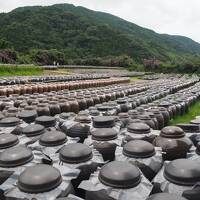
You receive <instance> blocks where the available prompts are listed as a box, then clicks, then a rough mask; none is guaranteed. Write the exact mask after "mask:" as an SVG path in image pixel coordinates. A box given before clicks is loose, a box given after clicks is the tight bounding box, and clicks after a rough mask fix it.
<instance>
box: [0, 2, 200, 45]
mask: <svg viewBox="0 0 200 200" xmlns="http://www.w3.org/2000/svg"><path fill="white" fill-rule="evenodd" d="M56 3H72V4H75V5H80V6H84V7H87V8H90V9H93V10H98V11H104V12H108V13H111V14H114V15H117V16H119V17H121V18H124V19H126V20H128V21H131V22H134V23H136V24H138V25H140V26H143V27H147V28H150V29H153V30H155V31H156V32H159V33H168V34H176V35H184V36H188V37H190V38H192V39H194V40H196V41H198V42H200V0H0V12H8V11H11V10H12V9H14V8H17V7H21V6H30V5H51V4H56Z"/></svg>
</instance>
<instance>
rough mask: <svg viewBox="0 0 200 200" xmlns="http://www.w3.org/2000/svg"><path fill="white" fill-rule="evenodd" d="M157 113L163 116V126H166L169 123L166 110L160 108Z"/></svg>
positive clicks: (168, 115)
mask: <svg viewBox="0 0 200 200" xmlns="http://www.w3.org/2000/svg"><path fill="white" fill-rule="evenodd" d="M159 111H160V112H161V114H162V115H163V118H164V126H167V125H168V123H169V121H170V114H169V112H168V110H167V109H166V108H164V107H160V108H159Z"/></svg>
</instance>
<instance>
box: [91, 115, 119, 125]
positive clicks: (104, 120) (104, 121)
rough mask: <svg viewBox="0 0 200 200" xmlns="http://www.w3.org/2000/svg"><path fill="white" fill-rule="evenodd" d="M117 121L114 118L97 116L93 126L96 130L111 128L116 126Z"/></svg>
mask: <svg viewBox="0 0 200 200" xmlns="http://www.w3.org/2000/svg"><path fill="white" fill-rule="evenodd" d="M115 119H116V118H115V117H113V116H97V117H94V118H93V126H94V127H95V128H110V127H113V126H114V125H115Z"/></svg>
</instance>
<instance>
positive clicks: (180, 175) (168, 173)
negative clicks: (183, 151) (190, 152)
mask: <svg viewBox="0 0 200 200" xmlns="http://www.w3.org/2000/svg"><path fill="white" fill-rule="evenodd" d="M199 164H200V163H199V162H198V161H196V160H189V159H177V160H174V161H171V162H170V163H168V164H167V165H166V167H165V169H164V177H165V178H166V179H167V180H168V181H169V182H171V183H174V184H177V185H185V186H193V185H195V184H196V183H198V182H200V167H199Z"/></svg>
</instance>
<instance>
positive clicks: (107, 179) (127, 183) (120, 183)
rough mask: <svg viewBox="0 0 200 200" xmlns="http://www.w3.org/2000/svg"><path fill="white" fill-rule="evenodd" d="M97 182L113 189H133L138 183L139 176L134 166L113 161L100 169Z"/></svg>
mask: <svg viewBox="0 0 200 200" xmlns="http://www.w3.org/2000/svg"><path fill="white" fill-rule="evenodd" d="M99 180H100V181H101V182H102V183H103V184H104V185H107V186H111V187H114V188H121V189H123V188H133V187H135V186H137V185H138V184H139V183H140V181H141V174H140V171H139V169H138V168H137V167H136V166H134V165H132V164H130V163H128V162H121V161H113V162H110V163H108V164H105V165H104V166H103V167H102V168H101V170H100V172H99Z"/></svg>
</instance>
